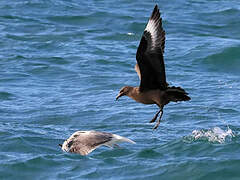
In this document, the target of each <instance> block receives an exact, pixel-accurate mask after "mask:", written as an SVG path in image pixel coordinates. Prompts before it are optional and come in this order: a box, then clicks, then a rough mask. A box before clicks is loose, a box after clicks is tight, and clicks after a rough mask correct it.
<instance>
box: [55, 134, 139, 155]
mask: <svg viewBox="0 0 240 180" xmlns="http://www.w3.org/2000/svg"><path fill="white" fill-rule="evenodd" d="M120 142H129V143H135V142H134V141H132V140H130V139H128V138H125V137H122V136H119V135H117V134H112V133H107V132H99V131H76V132H75V133H73V134H72V135H71V136H70V137H69V138H68V139H66V140H65V141H64V143H63V144H62V145H61V144H59V146H61V148H62V150H63V151H66V152H71V153H77V154H81V155H88V154H89V153H91V152H92V151H93V150H95V149H96V148H98V147H100V146H102V145H104V146H108V147H111V148H112V147H115V146H118V145H117V143H120Z"/></svg>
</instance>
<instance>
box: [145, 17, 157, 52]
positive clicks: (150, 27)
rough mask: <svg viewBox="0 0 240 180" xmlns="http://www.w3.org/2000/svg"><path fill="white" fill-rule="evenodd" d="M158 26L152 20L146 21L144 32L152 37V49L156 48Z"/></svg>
mask: <svg viewBox="0 0 240 180" xmlns="http://www.w3.org/2000/svg"><path fill="white" fill-rule="evenodd" d="M157 28H158V26H157V23H156V22H155V21H154V20H153V19H150V20H149V21H148V24H147V27H146V28H145V31H148V32H149V33H150V34H151V37H152V48H154V47H156V46H157V45H158V42H157V39H158V34H157V32H158V30H157Z"/></svg>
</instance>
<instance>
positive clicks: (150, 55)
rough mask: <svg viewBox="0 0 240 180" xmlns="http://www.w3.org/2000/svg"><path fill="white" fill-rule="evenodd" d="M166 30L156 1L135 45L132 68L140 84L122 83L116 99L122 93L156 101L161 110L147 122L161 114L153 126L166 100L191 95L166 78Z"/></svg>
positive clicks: (144, 100)
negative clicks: (135, 50) (168, 81)
mask: <svg viewBox="0 0 240 180" xmlns="http://www.w3.org/2000/svg"><path fill="white" fill-rule="evenodd" d="M164 46H165V31H164V29H163V27H162V18H161V17H160V12H159V9H158V6H157V5H156V6H155V8H154V10H153V12H152V15H151V17H150V19H149V21H148V23H147V25H146V28H145V30H144V32H143V35H142V39H141V41H140V44H139V46H138V49H137V54H136V59H137V64H136V65H135V70H136V72H137V74H138V76H139V79H140V81H141V82H140V86H139V87H131V86H125V87H123V88H122V89H121V90H120V92H119V94H118V96H117V97H116V100H117V99H118V98H120V97H121V96H128V97H130V98H132V99H134V100H135V101H137V102H140V103H143V104H156V105H157V106H158V107H159V108H160V110H159V111H158V112H157V113H156V114H155V116H154V117H153V119H152V120H151V121H150V123H153V122H155V121H156V119H157V117H158V115H159V113H160V117H159V119H158V121H157V122H156V125H155V126H154V129H157V127H158V126H159V124H160V121H161V118H162V115H163V107H164V106H165V105H166V104H168V103H169V102H171V101H173V102H177V101H189V100H190V99H191V98H190V97H189V96H188V93H187V92H186V91H185V90H184V89H183V88H181V87H175V86H172V87H170V86H169V85H168V83H167V81H166V74H165V65H164V58H163V53H164Z"/></svg>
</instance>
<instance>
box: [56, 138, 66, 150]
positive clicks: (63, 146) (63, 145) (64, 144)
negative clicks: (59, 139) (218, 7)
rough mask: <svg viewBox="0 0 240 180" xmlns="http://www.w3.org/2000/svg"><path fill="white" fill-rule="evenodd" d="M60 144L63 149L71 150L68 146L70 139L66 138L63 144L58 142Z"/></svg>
mask: <svg viewBox="0 0 240 180" xmlns="http://www.w3.org/2000/svg"><path fill="white" fill-rule="evenodd" d="M58 146H59V147H60V148H61V149H62V150H63V151H66V152H68V151H69V147H68V140H67V139H66V140H65V141H64V142H63V144H58Z"/></svg>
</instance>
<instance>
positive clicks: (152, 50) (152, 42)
mask: <svg viewBox="0 0 240 180" xmlns="http://www.w3.org/2000/svg"><path fill="white" fill-rule="evenodd" d="M164 46H165V31H164V30H163V27H162V18H161V17H160V12H159V9H158V6H157V5H156V6H155V8H154V10H153V12H152V15H151V17H150V19H149V21H148V24H147V26H146V28H145V30H144V32H143V35H142V39H141V41H140V44H139V47H138V50H137V55H136V59H137V63H138V66H139V69H140V72H141V73H140V74H141V78H140V79H141V83H140V91H144V90H147V89H166V87H167V86H168V84H167V82H166V75H165V65H164V59H163V52H164Z"/></svg>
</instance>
